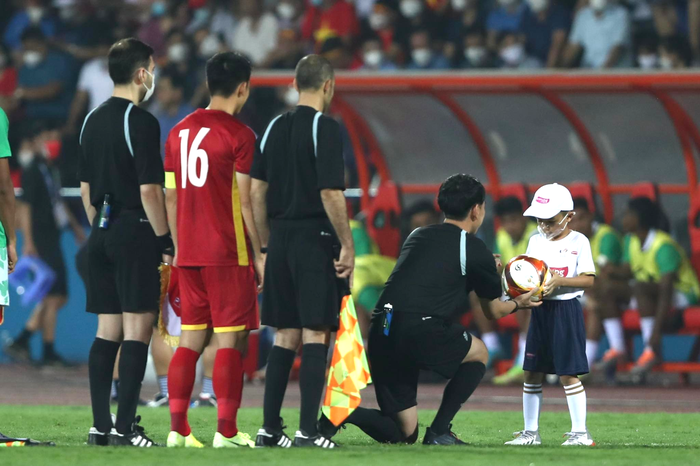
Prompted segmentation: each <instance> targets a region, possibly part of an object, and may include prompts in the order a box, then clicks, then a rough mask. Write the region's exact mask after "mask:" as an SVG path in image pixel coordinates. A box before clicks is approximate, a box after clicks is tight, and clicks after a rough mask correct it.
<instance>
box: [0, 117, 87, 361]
mask: <svg viewBox="0 0 700 466" xmlns="http://www.w3.org/2000/svg"><path fill="white" fill-rule="evenodd" d="M59 153H60V141H59V134H58V131H47V130H46V128H44V127H42V126H40V125H34V127H33V128H32V131H31V133H30V135H29V137H28V138H27V139H25V141H23V142H22V145H21V147H20V150H19V153H18V159H19V160H20V163H21V164H22V165H23V171H22V188H23V189H24V193H23V195H22V198H21V199H20V201H21V202H20V205H19V209H18V222H17V224H18V226H19V229H21V230H22V234H23V243H24V246H23V252H22V255H23V256H38V257H39V258H40V259H41V260H43V261H44V262H45V263H46V264H47V265H48V266H49V267H51V269H52V270H53V271H54V272H55V274H56V279H55V281H54V283H53V286H52V288H51V289H50V290H49V292H48V294H47V295H46V297H45V298H44V299H43V300H42V301H41V302H40V303H39V304H38V305H37V306H36V307H35V308H34V311H33V312H32V316H31V317H30V318H29V320H28V321H27V323H26V325H25V327H24V329H23V331H22V333H21V334H20V335H19V336H18V337H17V338H15V340H14V342H13V343H12V344H11V345H10V346H9V347H7V348H6V352H7V354H9V355H10V356H11V357H13V358H14V359H18V360H22V361H29V360H30V355H29V354H30V353H29V339H30V338H31V336H32V335H33V334H34V333H35V332H41V333H42V337H43V342H44V352H43V361H42V362H43V364H46V365H52V366H65V365H66V361H64V360H63V358H61V357H60V356H59V355H58V353H57V352H56V351H55V349H54V340H55V331H56V319H57V316H58V312H59V311H60V310H61V308H62V307H63V306H65V304H66V302H67V296H68V287H67V281H66V267H65V261H64V259H63V252H62V250H61V244H60V238H61V232H62V230H63V229H65V228H68V227H70V228H72V230H73V232H74V234H75V239H76V241H77V242H78V244H80V243H83V242H84V241H85V237H86V236H85V232H84V230H83V228H82V227H81V226H80V224H79V223H78V222H77V220H76V219H75V217H74V216H73V214H72V213H71V212H70V210H69V209H68V208H67V206H66V204H65V202H64V201H63V198H62V197H61V194H60V188H61V182H60V177H59V174H58V171H57V170H56V168H55V161H56V158H57V157H58V155H59Z"/></svg>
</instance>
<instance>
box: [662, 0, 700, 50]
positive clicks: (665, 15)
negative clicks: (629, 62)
mask: <svg viewBox="0 0 700 466" xmlns="http://www.w3.org/2000/svg"><path fill="white" fill-rule="evenodd" d="M652 11H653V17H654V27H655V29H656V32H657V33H658V34H659V37H661V38H662V39H665V38H668V37H672V36H676V35H682V36H685V37H687V38H688V39H689V41H690V44H689V47H690V50H691V55H692V58H693V59H694V60H698V59H699V58H700V1H698V0H685V1H683V0H679V1H674V0H658V1H655V2H653V4H652Z"/></svg>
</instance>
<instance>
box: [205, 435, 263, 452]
mask: <svg viewBox="0 0 700 466" xmlns="http://www.w3.org/2000/svg"><path fill="white" fill-rule="evenodd" d="M212 446H213V447H214V448H246V447H248V448H255V442H253V441H252V440H251V439H250V435H248V434H246V433H244V432H239V433H237V434H236V435H234V436H233V437H231V438H226V437H224V436H223V435H221V434H220V433H219V432H217V433H216V434H214V441H213V442H212Z"/></svg>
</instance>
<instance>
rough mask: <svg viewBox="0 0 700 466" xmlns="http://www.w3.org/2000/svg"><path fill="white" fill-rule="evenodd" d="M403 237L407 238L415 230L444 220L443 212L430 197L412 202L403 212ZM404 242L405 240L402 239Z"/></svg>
mask: <svg viewBox="0 0 700 466" xmlns="http://www.w3.org/2000/svg"><path fill="white" fill-rule="evenodd" d="M401 218H402V230H403V231H402V234H401V237H402V239H404V240H405V239H406V238H407V237H408V235H410V234H411V233H412V232H413V230H415V229H416V228H420V227H426V226H428V225H435V224H436V223H440V222H441V221H442V214H441V213H440V212H438V210H437V209H436V208H435V203H434V202H433V201H432V200H429V199H421V200H419V201H416V202H414V203H412V204H411V205H409V206H408V208H406V209H405V210H404V211H403V212H402V214H401ZM402 243H403V241H402Z"/></svg>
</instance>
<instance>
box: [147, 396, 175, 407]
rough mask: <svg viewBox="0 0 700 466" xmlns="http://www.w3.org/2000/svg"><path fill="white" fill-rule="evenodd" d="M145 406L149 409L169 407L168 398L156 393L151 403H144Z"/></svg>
mask: <svg viewBox="0 0 700 466" xmlns="http://www.w3.org/2000/svg"><path fill="white" fill-rule="evenodd" d="M146 406H148V407H149V408H161V407H163V406H165V407H166V408H167V407H168V406H170V398H168V397H167V396H165V395H163V394H162V393H156V396H155V397H153V399H152V400H151V401H149V402H148V403H146Z"/></svg>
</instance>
